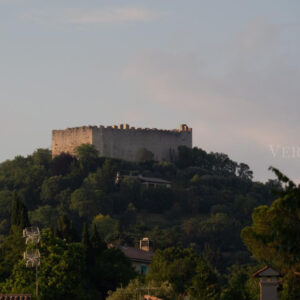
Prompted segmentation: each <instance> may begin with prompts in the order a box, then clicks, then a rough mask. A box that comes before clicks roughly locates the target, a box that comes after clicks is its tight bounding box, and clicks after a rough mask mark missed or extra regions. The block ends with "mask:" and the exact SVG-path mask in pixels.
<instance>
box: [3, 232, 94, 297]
mask: <svg viewBox="0 0 300 300" xmlns="http://www.w3.org/2000/svg"><path fill="white" fill-rule="evenodd" d="M40 252H41V265H40V267H39V294H40V298H41V299H43V300H52V299H53V300H54V299H55V300H64V299H78V300H81V299H91V297H90V294H89V293H87V291H88V282H87V279H86V278H87V276H86V275H87V274H86V269H85V263H84V255H83V247H82V246H81V245H80V244H78V243H68V242H67V241H64V240H61V239H60V238H58V237H55V236H54V235H53V233H52V232H51V230H49V229H45V230H43V232H42V235H41V242H40ZM34 282H35V276H34V271H33V270H32V269H28V268H26V267H25V262H24V260H23V259H21V260H19V261H17V263H16V264H15V266H14V268H13V271H12V274H11V276H10V277H9V278H8V279H7V280H6V281H5V282H4V283H2V284H1V286H0V289H1V291H4V292H7V293H16V292H17V293H22V292H27V293H32V294H34V292H33V290H34Z"/></svg>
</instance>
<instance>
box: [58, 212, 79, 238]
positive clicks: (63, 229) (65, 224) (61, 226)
mask: <svg viewBox="0 0 300 300" xmlns="http://www.w3.org/2000/svg"><path fill="white" fill-rule="evenodd" d="M55 235H56V236H57V237H59V238H61V239H63V240H65V241H67V242H74V241H76V239H77V238H76V232H75V230H74V227H73V222H72V221H71V220H69V218H68V217H67V216H66V215H62V216H59V217H58V219H57V222H56V230H55Z"/></svg>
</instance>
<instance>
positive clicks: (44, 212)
mask: <svg viewBox="0 0 300 300" xmlns="http://www.w3.org/2000/svg"><path fill="white" fill-rule="evenodd" d="M29 217H30V220H31V223H32V224H34V225H35V226H39V227H40V228H45V227H51V228H54V227H55V224H56V222H57V218H58V212H57V209H56V208H55V207H53V206H50V205H43V206H39V207H38V208H37V209H35V210H33V211H31V212H29Z"/></svg>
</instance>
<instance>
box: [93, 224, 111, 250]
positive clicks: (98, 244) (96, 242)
mask: <svg viewBox="0 0 300 300" xmlns="http://www.w3.org/2000/svg"><path fill="white" fill-rule="evenodd" d="M90 240H91V245H92V248H93V252H94V255H99V254H101V253H102V252H103V251H104V250H106V249H107V246H106V243H105V242H104V241H103V240H102V239H101V237H100V235H99V233H98V230H97V226H96V224H94V226H93V228H92V233H91V239H90Z"/></svg>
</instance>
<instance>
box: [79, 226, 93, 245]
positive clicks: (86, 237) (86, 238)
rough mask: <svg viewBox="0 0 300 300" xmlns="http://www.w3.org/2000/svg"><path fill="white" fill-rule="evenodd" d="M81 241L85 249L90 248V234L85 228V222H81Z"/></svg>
mask: <svg viewBox="0 0 300 300" xmlns="http://www.w3.org/2000/svg"><path fill="white" fill-rule="evenodd" d="M81 243H82V244H83V247H84V248H85V250H87V249H89V248H91V243H90V236H89V231H88V229H87V225H86V223H84V224H83V230H82V236H81Z"/></svg>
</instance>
